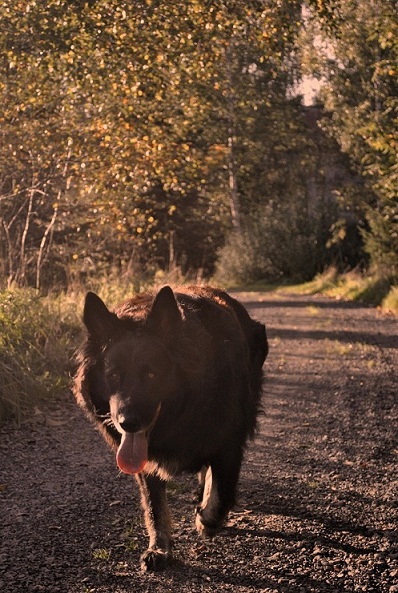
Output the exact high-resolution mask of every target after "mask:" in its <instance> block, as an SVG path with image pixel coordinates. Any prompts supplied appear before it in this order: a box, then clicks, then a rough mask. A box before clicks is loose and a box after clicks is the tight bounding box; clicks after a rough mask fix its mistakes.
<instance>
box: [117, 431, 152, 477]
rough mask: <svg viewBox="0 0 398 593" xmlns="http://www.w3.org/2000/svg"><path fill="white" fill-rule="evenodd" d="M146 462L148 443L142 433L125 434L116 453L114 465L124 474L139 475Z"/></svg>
mask: <svg viewBox="0 0 398 593" xmlns="http://www.w3.org/2000/svg"><path fill="white" fill-rule="evenodd" d="M147 461H148V441H147V438H146V436H145V433H144V432H136V433H134V434H132V433H129V432H125V433H123V435H122V441H121V443H120V445H119V449H118V450H117V453H116V463H117V465H118V467H119V469H120V470H121V471H122V472H124V473H125V474H139V473H140V472H142V470H143V469H144V467H145V465H146V463H147Z"/></svg>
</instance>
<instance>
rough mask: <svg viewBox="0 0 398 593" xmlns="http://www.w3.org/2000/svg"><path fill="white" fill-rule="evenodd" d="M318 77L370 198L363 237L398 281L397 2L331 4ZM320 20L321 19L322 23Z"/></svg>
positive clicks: (331, 128) (377, 263) (331, 124)
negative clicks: (321, 78) (320, 78)
mask: <svg viewBox="0 0 398 593" xmlns="http://www.w3.org/2000/svg"><path fill="white" fill-rule="evenodd" d="M329 9H330V10H329V14H328V15H327V18H326V20H324V21H323V22H322V23H321V25H322V27H323V28H319V27H318V30H317V31H316V34H317V35H318V36H319V35H320V34H322V35H323V37H324V38H325V37H326V40H327V43H326V44H324V46H323V47H324V48H325V47H326V51H324V52H323V53H322V51H318V52H317V54H318V55H317V56H316V58H317V59H316V60H315V61H314V62H313V64H312V66H313V72H315V73H317V74H318V75H319V76H321V77H323V79H324V81H325V85H324V87H323V90H322V93H321V96H320V98H321V100H322V101H323V102H324V104H325V107H326V109H327V110H328V111H329V113H330V114H331V117H330V118H329V119H327V120H325V122H324V127H325V129H326V130H327V131H328V132H329V133H330V134H331V135H332V136H333V137H334V138H336V139H337V141H338V142H339V144H340V146H341V148H342V150H343V151H344V152H346V153H347V154H349V156H350V159H351V162H352V165H353V166H354V167H355V169H356V170H357V171H358V172H359V173H360V174H361V175H362V176H363V177H364V179H365V180H366V185H367V187H368V191H367V192H366V193H365V198H366V199H365V200H363V204H362V208H363V209H364V210H365V212H366V218H367V224H368V229H367V230H365V231H363V234H364V239H365V249H366V251H367V252H368V254H369V256H370V261H371V266H372V269H373V270H375V271H378V272H379V273H385V274H387V275H389V276H392V277H397V275H398V193H397V187H398V183H397V182H398V160H397V159H398V156H397V155H398V151H397V147H398V136H397V109H398V99H397V97H398V82H397V80H398V78H397V74H398V72H397V63H398V42H397V33H398V15H397V11H396V2H394V1H392V0H389V1H387V2H381V1H380V0H362V1H361V2H359V1H350V2H342V1H335V2H333V4H332V3H329ZM314 18H315V20H316V18H317V17H316V16H315V17H314Z"/></svg>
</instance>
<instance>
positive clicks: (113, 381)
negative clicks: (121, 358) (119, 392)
mask: <svg viewBox="0 0 398 593" xmlns="http://www.w3.org/2000/svg"><path fill="white" fill-rule="evenodd" d="M108 381H109V383H110V385H111V387H112V388H113V389H115V388H116V387H118V385H119V383H120V373H118V371H111V372H110V373H108Z"/></svg>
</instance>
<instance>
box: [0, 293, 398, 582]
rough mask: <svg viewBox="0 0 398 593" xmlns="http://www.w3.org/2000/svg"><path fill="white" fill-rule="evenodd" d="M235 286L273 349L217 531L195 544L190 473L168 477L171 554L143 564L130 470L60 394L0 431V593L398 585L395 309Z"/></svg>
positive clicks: (397, 323) (142, 534)
mask: <svg viewBox="0 0 398 593" xmlns="http://www.w3.org/2000/svg"><path fill="white" fill-rule="evenodd" d="M240 298H241V300H242V301H243V302H244V303H245V304H246V306H247V307H248V309H249V310H250V312H251V313H252V314H253V315H254V316H255V317H256V318H257V319H259V320H261V321H264V322H265V323H266V324H267V328H268V334H269V338H270V346H271V350H270V355H269V358H268V360H267V363H266V371H267V384H266V388H265V394H264V409H265V416H264V417H263V418H262V420H261V431H260V434H259V436H258V437H257V439H256V441H255V442H254V443H252V444H251V445H250V447H249V449H248V451H247V455H246V461H245V464H244V468H243V472H242V475H241V480H240V497H239V504H238V506H237V507H236V509H235V511H234V512H233V513H232V514H231V517H230V521H229V523H228V526H227V527H226V529H225V530H224V531H223V532H222V533H221V534H220V535H219V536H218V537H217V538H215V539H214V540H213V541H212V542H210V543H208V542H203V541H201V540H200V539H199V538H198V537H197V535H196V533H195V531H194V527H193V508H194V504H193V492H194V489H195V481H194V480H193V479H191V478H187V477H184V478H182V479H176V481H175V482H173V483H171V485H170V488H169V500H170V506H171V508H172V510H173V514H174V519H175V525H174V534H175V563H174V565H173V566H172V567H171V568H170V570H168V571H167V572H165V573H162V574H154V575H147V574H142V573H140V571H139V556H140V553H141V552H142V551H143V550H144V549H145V546H146V535H145V530H144V527H143V525H142V521H141V512H140V510H139V504H138V495H137V490H136V487H135V485H134V481H133V480H132V479H131V478H129V477H127V476H124V475H119V473H118V471H117V469H116V466H115V460H114V458H113V455H112V453H111V452H110V451H108V450H107V448H106V446H105V444H104V443H103V442H102V440H101V438H100V436H99V435H98V433H96V432H95V431H94V430H93V429H92V428H91V427H90V426H89V425H88V423H87V421H86V419H85V418H84V417H83V416H82V414H81V412H80V411H79V410H78V409H76V406H75V404H74V402H73V401H72V398H71V396H70V395H65V397H64V398H62V399H61V398H59V399H58V400H57V401H54V402H52V403H51V404H49V406H48V409H46V410H44V409H41V410H36V411H35V414H34V416H33V418H32V419H31V421H30V422H27V423H25V424H24V425H23V426H22V427H21V428H19V429H18V428H12V427H7V426H5V427H3V428H2V429H1V432H0V438H1V441H0V463H1V464H0V591H2V593H36V592H46V593H88V592H92V593H134V592H141V591H142V592H152V591H153V592H155V591H156V592H157V593H166V592H167V593H170V592H177V593H178V592H181V593H182V592H183V591H184V592H186V591H192V592H197V591H205V592H210V591H211V592H213V591H233V592H234V593H244V592H245V593H246V592H247V593H249V592H254V591H256V592H262V593H271V592H272V593H310V592H314V593H319V592H326V591H328V592H335V593H343V592H347V593H352V592H356V591H364V592H366V593H398V379H397V373H398V321H397V319H396V318H393V317H389V316H386V315H381V314H379V313H378V312H377V311H376V310H374V309H368V308H362V307H358V306H354V305H352V304H347V303H342V302H336V301H331V300H328V299H325V298H316V297H308V298H307V297H305V298H304V297H297V296H283V295H282V296H281V295H274V294H254V293H246V294H241V295H240ZM62 400H63V401H62Z"/></svg>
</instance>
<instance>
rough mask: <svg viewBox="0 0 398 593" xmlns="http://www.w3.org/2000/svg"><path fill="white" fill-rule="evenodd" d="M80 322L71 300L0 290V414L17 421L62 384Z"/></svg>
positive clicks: (1, 416) (62, 387)
mask: <svg viewBox="0 0 398 593" xmlns="http://www.w3.org/2000/svg"><path fill="white" fill-rule="evenodd" d="M79 325H80V323H79V315H78V307H76V302H75V300H68V299H67V298H66V297H65V296H63V295H62V296H56V297H45V298H43V297H39V296H38V295H37V293H36V292H35V291H33V290H25V289H24V290H11V291H4V292H0V420H4V419H8V418H13V419H15V420H16V421H17V422H20V421H21V419H22V418H23V416H24V415H25V414H26V412H27V411H28V410H30V409H31V408H32V407H33V406H34V405H37V404H38V403H39V402H40V401H41V400H43V398H45V397H46V396H48V395H50V394H51V393H54V392H55V391H58V390H62V389H66V388H67V386H68V383H69V375H70V371H71V368H72V367H71V359H72V355H73V351H74V349H75V348H76V345H77V343H78V340H79V338H80V329H79Z"/></svg>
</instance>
